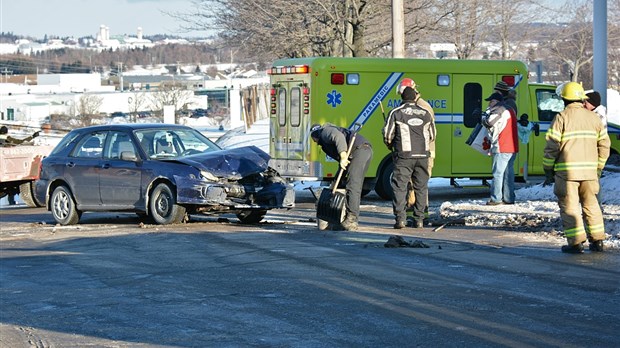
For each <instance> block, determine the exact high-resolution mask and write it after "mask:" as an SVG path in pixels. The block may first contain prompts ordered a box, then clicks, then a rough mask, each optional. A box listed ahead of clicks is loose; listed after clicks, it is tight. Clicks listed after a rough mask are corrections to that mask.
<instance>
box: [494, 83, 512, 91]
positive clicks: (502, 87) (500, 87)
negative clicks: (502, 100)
mask: <svg viewBox="0 0 620 348" xmlns="http://www.w3.org/2000/svg"><path fill="white" fill-rule="evenodd" d="M495 89H496V90H498V91H502V92H508V91H509V90H510V86H508V84H507V83H506V82H504V81H498V82H497V83H496V84H495Z"/></svg>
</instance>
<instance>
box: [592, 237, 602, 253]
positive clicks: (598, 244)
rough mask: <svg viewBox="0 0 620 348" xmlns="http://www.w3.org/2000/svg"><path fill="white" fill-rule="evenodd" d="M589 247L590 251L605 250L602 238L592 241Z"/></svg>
mask: <svg viewBox="0 0 620 348" xmlns="http://www.w3.org/2000/svg"><path fill="white" fill-rule="evenodd" d="M588 249H590V251H598V252H603V251H604V247H603V240H602V239H601V240H595V241H591V242H590V245H589V246H588Z"/></svg>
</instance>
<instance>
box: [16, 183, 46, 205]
mask: <svg viewBox="0 0 620 348" xmlns="http://www.w3.org/2000/svg"><path fill="white" fill-rule="evenodd" d="M19 197H20V198H21V199H22V201H24V203H26V205H27V206H29V207H30V208H38V207H41V205H40V204H39V203H38V202H37V201H36V200H35V199H34V182H33V181H29V182H25V183H23V184H21V185H19Z"/></svg>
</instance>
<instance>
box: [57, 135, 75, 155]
mask: <svg viewBox="0 0 620 348" xmlns="http://www.w3.org/2000/svg"><path fill="white" fill-rule="evenodd" d="M79 135H80V134H79V133H77V132H71V133H69V134H67V135H66V136H65V137H64V138H62V140H61V141H60V142H59V143H58V145H56V147H55V148H54V150H53V151H52V153H51V154H52V155H55V154H57V153H59V152H61V151H63V150H64V149H66V148H67V147H68V146H69V144H71V143H72V142H73V141H74V140H75V139H76V138H77V137H78V136H79Z"/></svg>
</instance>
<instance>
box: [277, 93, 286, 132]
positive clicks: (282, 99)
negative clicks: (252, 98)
mask: <svg viewBox="0 0 620 348" xmlns="http://www.w3.org/2000/svg"><path fill="white" fill-rule="evenodd" d="M278 123H279V124H280V126H286V89H284V88H280V89H279V90H278Z"/></svg>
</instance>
